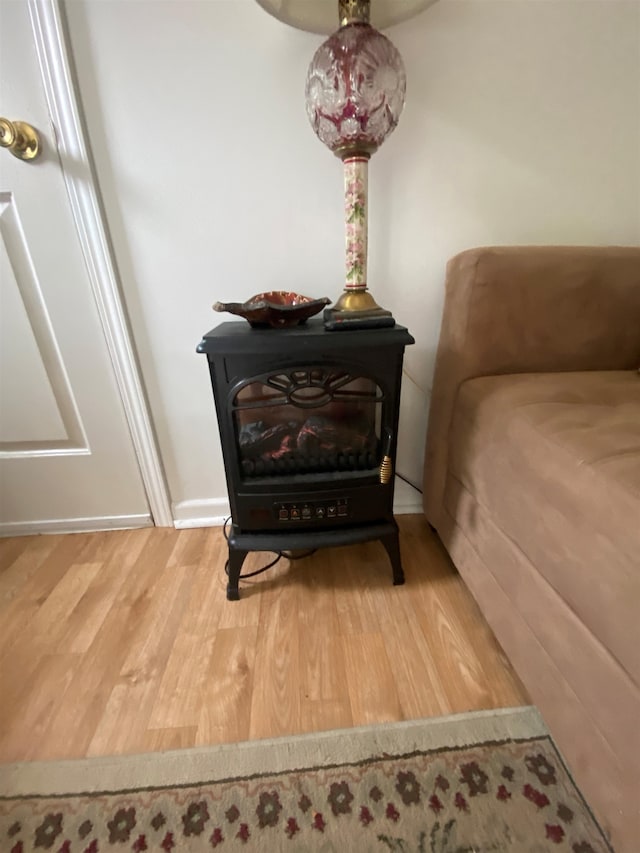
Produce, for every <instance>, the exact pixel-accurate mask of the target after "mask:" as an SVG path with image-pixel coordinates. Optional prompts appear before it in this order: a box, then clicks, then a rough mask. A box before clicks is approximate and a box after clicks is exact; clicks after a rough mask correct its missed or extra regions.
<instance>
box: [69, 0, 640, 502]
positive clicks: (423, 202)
mask: <svg viewBox="0 0 640 853" xmlns="http://www.w3.org/2000/svg"><path fill="white" fill-rule="evenodd" d="M66 10H67V16H68V19H69V29H70V35H71V43H72V49H73V51H74V55H75V61H76V64H77V71H78V77H79V82H80V89H81V95H82V99H83V102H84V107H85V111H86V116H87V123H88V130H89V135H90V139H91V143H92V146H93V152H94V155H95V159H96V164H97V170H98V175H99V178H100V183H101V188H102V192H103V196H104V202H105V208H106V212H107V217H108V221H109V225H110V228H111V233H112V237H113V242H114V248H115V253H116V257H117V262H118V265H119V270H120V274H121V278H122V285H123V289H124V294H125V299H126V303H127V307H128V311H129V314H130V317H131V323H132V327H133V331H134V336H135V342H136V346H137V349H138V352H139V356H140V360H141V365H142V370H143V375H144V379H145V382H146V385H147V389H148V393H149V398H150V402H151V407H152V412H153V417H154V421H155V424H156V428H157V431H158V437H159V442H160V446H161V450H162V454H163V458H164V462H165V466H166V470H167V476H168V480H169V485H170V489H171V494H172V498H173V501H174V503H175V504H176V505H177V508H176V513H177V515H178V516H180V517H182V518H188V517H189V516H201V515H207V514H218V513H216V512H215V508H212V507H215V504H213V505H212V504H210V503H207V502H210V501H212V500H213V501H215V500H219V501H221V502H224V500H225V498H226V487H225V482H224V473H223V466H222V458H221V452H220V447H219V443H218V439H217V426H216V420H215V414H214V409H213V402H212V397H211V391H210V387H209V379H208V373H207V369H206V364H205V359H204V357H203V356H197V355H196V354H195V346H196V344H197V342H198V340H199V338H200V336H201V334H202V333H204V332H205V331H207V330H208V329H209V328H210V327H212V326H214V325H217V324H218V323H219V322H221V320H222V319H224V318H223V317H221V315H217V314H213V312H211V308H210V306H211V304H212V303H213V302H214V301H215V300H217V299H219V300H221V301H230V300H235V301H243V300H244V299H246V298H248V297H249V296H251V295H253V294H254V293H257V292H260V291H262V290H268V289H273V288H277V289H290V290H295V291H298V292H301V293H305V294H308V295H311V296H325V295H326V296H329V297H331V298H336V297H337V296H338V295H339V293H340V292H341V289H342V268H343V232H342V222H341V211H342V175H341V164H340V162H339V161H338V160H337V159H336V158H334V157H333V156H332V155H331V154H330V153H329V152H328V151H327V150H326V149H324V147H323V146H322V145H321V143H320V142H319V141H318V140H317V139H316V138H315V136H314V134H313V132H312V131H311V129H310V127H309V125H308V123H307V119H306V115H305V111H304V104H303V89H304V79H305V75H306V69H307V65H308V63H309V61H310V59H311V57H312V55H313V52H314V50H315V48H316V47H317V45H318V44H319V43H320V41H321V38H320V37H317V36H314V35H311V34H308V33H303V32H298V31H296V30H293V29H290V28H289V27H286V26H285V25H283V24H281V23H279V22H277V21H275V20H274V19H272V18H270V17H269V16H268V15H267V14H266V13H265V12H264V11H263V10H262V9H261V8H260V7H259V6H258V5H257V3H255V2H253V0H201V1H200V2H195V0H162V2H161V0H127V2H123V0H67V3H66ZM387 34H388V35H389V36H390V37H391V38H392V40H393V41H394V42H395V44H396V45H397V47H398V48H399V49H400V51H401V53H402V54H403V57H404V60H405V64H406V67H407V74H408V96H407V104H406V107H405V111H404V114H403V116H402V119H401V122H400V124H399V126H398V129H397V130H396V131H395V133H394V134H393V135H392V136H391V138H390V139H389V140H388V141H387V143H386V144H385V146H384V147H383V148H382V149H381V150H380V151H379V152H378V153H377V154H376V155H375V156H374V158H373V160H372V164H371V168H370V205H371V210H370V250H369V261H370V269H369V282H370V287H371V290H372V292H373V294H374V295H375V297H376V299H377V301H378V302H379V303H380V304H381V305H383V306H385V307H387V308H390V309H391V310H392V311H393V313H394V316H395V317H396V319H397V320H398V321H399V322H400V323H403V324H404V325H407V326H408V327H409V329H410V331H411V332H412V333H413V335H414V336H415V338H416V345H415V346H413V347H411V348H409V349H408V350H407V354H406V368H407V375H406V376H405V381H404V387H403V398H402V411H401V434H400V452H399V469H400V471H401V472H402V473H404V474H405V475H406V476H407V477H409V478H410V479H412V480H414V481H415V482H419V480H420V468H421V457H422V450H423V441H424V432H425V426H426V416H427V409H428V391H429V387H430V381H431V375H432V370H433V361H434V354H435V348H436V344H437V336H438V329H439V323H440V314H441V308H442V295H443V275H444V267H445V263H446V261H447V259H448V258H449V257H450V256H451V255H453V254H454V253H456V252H458V251H461V250H463V249H466V248H469V247H471V246H474V245H482V244H514V243H584V244H606V243H628V244H638V243H639V242H640V4H639V3H637V2H635V0H632V2H623V0H545V2H542V0H440V2H438V3H436V4H435V5H434V6H432V7H431V8H430V9H428V10H426V11H425V12H424V13H422V15H420V16H419V17H418V18H416V19H414V20H413V21H410V22H407V23H405V24H401V25H399V26H397V27H394V28H393V29H391V30H389V31H388V33H387Z"/></svg>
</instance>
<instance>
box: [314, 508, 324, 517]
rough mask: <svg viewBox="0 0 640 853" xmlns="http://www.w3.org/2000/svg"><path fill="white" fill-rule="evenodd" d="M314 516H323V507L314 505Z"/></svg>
mask: <svg viewBox="0 0 640 853" xmlns="http://www.w3.org/2000/svg"><path fill="white" fill-rule="evenodd" d="M316 518H324V507H323V506H317V507H316Z"/></svg>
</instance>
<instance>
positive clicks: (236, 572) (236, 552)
mask: <svg viewBox="0 0 640 853" xmlns="http://www.w3.org/2000/svg"><path fill="white" fill-rule="evenodd" d="M248 553H249V552H248V551H245V550H243V549H242V548H229V562H228V563H227V575H228V578H229V581H228V583H227V601H239V600H240V590H239V588H238V583H239V580H240V570H241V569H242V564H243V563H244V558H245V557H246V556H247V554H248Z"/></svg>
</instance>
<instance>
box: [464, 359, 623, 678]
mask: <svg viewBox="0 0 640 853" xmlns="http://www.w3.org/2000/svg"><path fill="white" fill-rule="evenodd" d="M449 470H450V472H451V474H452V475H453V476H454V477H455V478H456V479H458V480H459V481H460V482H461V483H462V485H463V486H464V487H465V488H466V489H467V490H468V491H469V492H470V493H471V494H472V495H473V496H474V497H475V499H476V500H477V501H478V503H479V504H480V505H481V506H482V507H484V508H485V509H487V510H488V511H489V512H490V513H491V515H492V518H493V520H494V522H495V524H496V525H497V526H498V527H499V528H500V530H501V531H502V532H503V533H504V534H505V535H506V536H508V537H509V538H510V539H511V540H512V541H513V542H514V543H515V544H516V545H517V547H518V548H520V549H521V550H522V552H523V554H524V555H525V556H526V557H527V559H528V560H530V561H531V562H532V563H533V564H534V565H535V566H536V568H537V569H538V571H539V572H540V573H541V574H542V576H543V577H544V578H545V579H546V581H547V582H548V583H549V584H551V586H552V587H553V588H554V589H555V590H556V592H557V593H558V594H559V595H560V596H561V597H562V599H563V600H564V601H565V602H566V603H567V605H568V606H569V607H570V608H571V609H572V610H573V611H574V612H575V613H576V615H577V616H578V618H579V619H581V620H582V621H583V622H584V624H585V626H586V627H587V628H588V629H589V630H590V631H591V632H592V633H593V634H594V636H595V637H596V638H597V639H598V640H599V642H600V643H602V645H603V646H604V647H605V648H606V649H607V650H608V651H609V652H610V653H611V654H612V655H613V656H614V657H615V658H616V659H617V660H618V662H619V663H620V664H621V666H623V667H624V669H625V670H626V671H627V672H628V673H629V675H630V676H631V678H632V679H633V681H634V682H635V683H636V684H638V685H640V655H639V654H638V648H640V619H639V618H638V603H639V601H640V376H639V375H638V373H637V372H636V371H588V372H571V373H541V374H515V375H513V374H512V375H508V376H487V377H481V378H477V379H470V380H467V381H466V382H464V383H463V384H462V386H461V387H460V390H459V393H458V398H457V401H456V405H455V409H454V415H453V420H452V430H451V444H450V451H449ZM542 618H543V617H542Z"/></svg>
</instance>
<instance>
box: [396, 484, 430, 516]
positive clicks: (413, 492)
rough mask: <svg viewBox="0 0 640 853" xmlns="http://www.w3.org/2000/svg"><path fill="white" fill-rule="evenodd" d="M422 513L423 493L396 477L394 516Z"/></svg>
mask: <svg viewBox="0 0 640 853" xmlns="http://www.w3.org/2000/svg"><path fill="white" fill-rule="evenodd" d="M422 512H423V509H422V492H419V491H418V490H417V489H416V488H414V487H413V486H412V485H410V484H409V483H407V482H406V481H405V480H401V479H400V478H399V477H396V485H395V490H394V493H393V514H394V515H414V514H415V513H418V514H420V513H422Z"/></svg>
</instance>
